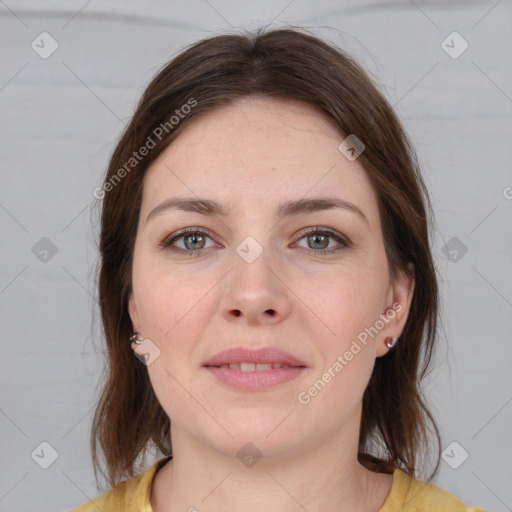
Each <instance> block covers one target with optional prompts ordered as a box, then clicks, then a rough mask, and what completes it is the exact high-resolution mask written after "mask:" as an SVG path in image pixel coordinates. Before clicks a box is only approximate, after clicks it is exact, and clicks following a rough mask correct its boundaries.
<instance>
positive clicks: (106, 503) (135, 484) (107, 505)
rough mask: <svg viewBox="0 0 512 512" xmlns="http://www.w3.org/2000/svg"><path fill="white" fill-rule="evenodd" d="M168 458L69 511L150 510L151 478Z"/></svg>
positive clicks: (125, 511) (137, 511) (113, 511)
mask: <svg viewBox="0 0 512 512" xmlns="http://www.w3.org/2000/svg"><path fill="white" fill-rule="evenodd" d="M169 458H170V457H165V458H163V459H160V460H159V461H158V462H155V463H154V464H153V465H152V466H151V467H150V468H148V469H147V470H146V471H144V472H143V473H140V474H139V475H137V476H135V477H133V478H130V479H128V480H124V481H123V482H120V483H118V484H117V485H116V486H115V487H113V488H112V489H110V491H107V492H105V493H103V494H100V495H99V496H96V497H95V498H93V499H91V500H89V501H88V502H87V503H84V504H83V505H80V506H79V507H77V508H74V509H72V510H70V512H98V510H101V511H102V512H118V511H120V510H122V511H123V512H151V501H150V496H151V485H152V483H153V478H154V476H155V474H156V472H157V471H158V469H159V468H161V467H162V466H163V465H164V464H165V463H166V462H167V461H168V460H169Z"/></svg>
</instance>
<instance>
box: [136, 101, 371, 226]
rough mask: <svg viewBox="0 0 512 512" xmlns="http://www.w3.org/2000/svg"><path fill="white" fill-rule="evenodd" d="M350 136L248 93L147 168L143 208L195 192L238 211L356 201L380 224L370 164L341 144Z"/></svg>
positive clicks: (310, 111)
mask: <svg viewBox="0 0 512 512" xmlns="http://www.w3.org/2000/svg"><path fill="white" fill-rule="evenodd" d="M344 138H345V136H344V135H343V134H341V133H340V132H339V131H338V130H337V128H336V127H335V126H334V125H333V124H332V122H331V121H330V120H329V119H328V118H327V116H326V114H324V113H323V112H321V111H320V110H319V109H318V108H316V107H315V106H313V105H310V104H308V103H305V102H302V101H298V100H288V99H286V100H283V99H271V98H254V97H247V98H243V99H241V100H237V101H235V102H232V103H229V104H227V105H223V106H221V107H216V108H214V109H212V110H210V111H208V112H206V113H204V114H201V115H200V116H198V117H197V118H196V119H194V120H193V121H192V122H191V123H190V124H189V125H188V126H187V127H186V128H185V129H184V130H183V131H182V132H181V133H180V134H179V136H178V137H177V138H176V139H175V140H174V141H173V142H172V143H171V145H170V146H169V147H167V148H166V149H165V150H164V151H163V152H162V153H161V154H160V155H159V157H158V158H157V159H156V160H155V162H153V164H152V165H151V166H150V168H149V169H148V171H147V173H146V176H145V179H144V197H143V210H144V211H146V212H147V210H149V208H151V207H153V206H154V205H156V204H157V203H159V202H161V201H163V200H165V199H168V198H169V197H180V196H191V195H197V196H200V197H207V198H211V199H215V200H217V201H218V202H221V203H223V204H226V205H232V206H233V210H235V211H236V210H237V208H241V207H242V206H244V207H245V208H251V207H253V206H254V207H259V208H260V209H261V208H263V207H264V206H265V205H269V207H270V206H272V204H273V203H274V204H278V203H280V202H283V201H286V200H290V199H299V198H302V197H308V196H317V195H330V196H333V195H334V196H338V197H340V198H342V199H345V200H348V201H351V202H353V203H355V204H357V205H358V206H360V207H361V209H363V210H364V212H365V214H366V216H367V217H368V218H369V220H370V221H371V222H372V221H373V222H378V211H377V197H376V194H375V191H374V189H373V187H372V185H371V182H370V180H369V178H368V176H367V174H366V171H365V169H364V168H363V167H362V165H361V164H360V163H359V162H358V161H357V160H355V161H349V160H348V159H347V158H346V157H345V156H344V155H343V154H342V153H341V152H340V151H339V149H338V146H339V144H340V142H342V141H343V140H344Z"/></svg>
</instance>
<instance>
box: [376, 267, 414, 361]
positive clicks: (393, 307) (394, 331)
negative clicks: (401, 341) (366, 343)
mask: <svg viewBox="0 0 512 512" xmlns="http://www.w3.org/2000/svg"><path fill="white" fill-rule="evenodd" d="M407 268H408V269H409V271H410V272H411V274H412V277H411V276H409V275H407V273H406V272H405V271H401V272H400V273H399V275H398V277H397V279H396V280H395V281H394V282H393V283H391V284H390V286H389V290H388V295H387V297H386V303H385V305H384V312H383V314H384V316H385V317H386V319H387V320H388V321H387V323H386V322H385V325H384V327H383V329H382V330H381V332H380V335H379V339H378V341H377V347H376V349H377V351H376V355H377V357H381V356H383V355H385V354H387V353H388V352H389V350H390V349H389V347H388V346H387V345H386V338H387V337H388V336H392V337H394V338H398V337H399V336H400V335H401V334H402V331H403V330H404V327H405V323H406V321H407V317H408V316H409V311H410V308H411V303H412V298H413V295H414V283H415V279H414V265H413V264H412V263H408V264H407Z"/></svg>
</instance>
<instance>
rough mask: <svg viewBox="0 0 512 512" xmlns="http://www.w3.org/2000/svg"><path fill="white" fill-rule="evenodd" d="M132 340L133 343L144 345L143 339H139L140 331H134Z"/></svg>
mask: <svg viewBox="0 0 512 512" xmlns="http://www.w3.org/2000/svg"><path fill="white" fill-rule="evenodd" d="M130 341H131V342H132V343H136V344H137V345H142V343H143V341H142V340H141V339H139V333H137V332H136V333H134V334H133V335H132V336H130Z"/></svg>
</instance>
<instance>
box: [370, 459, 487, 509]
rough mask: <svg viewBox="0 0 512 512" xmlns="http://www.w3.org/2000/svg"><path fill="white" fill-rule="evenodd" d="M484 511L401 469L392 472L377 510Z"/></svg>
mask: <svg viewBox="0 0 512 512" xmlns="http://www.w3.org/2000/svg"><path fill="white" fill-rule="evenodd" d="M395 510H401V511H403V512H485V510H484V509H483V508H476V507H468V506H466V505H464V503H462V501H461V500H460V499H459V498H457V496H455V495H453V494H451V493H449V492H448V491H445V490H444V489H441V488H440V487H436V486H435V485H432V484H430V483H428V482H423V481H421V480H414V479H412V478H411V477H410V476H409V475H407V474H406V473H405V472H404V471H402V470H401V469H396V470H395V472H394V473H393V485H392V487H391V492H390V493H389V496H388V498H387V500H386V502H385V503H384V506H383V507H382V508H381V510H380V511H379V512H393V511H395Z"/></svg>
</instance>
